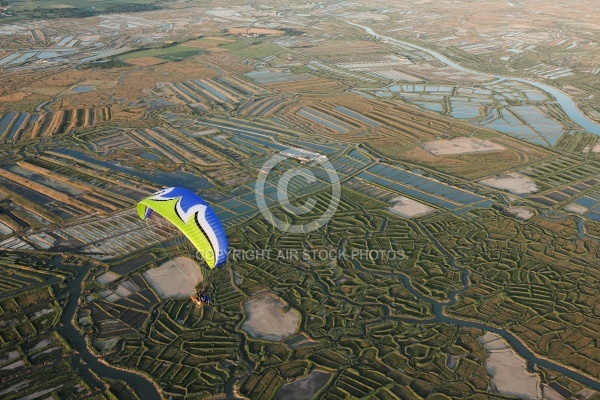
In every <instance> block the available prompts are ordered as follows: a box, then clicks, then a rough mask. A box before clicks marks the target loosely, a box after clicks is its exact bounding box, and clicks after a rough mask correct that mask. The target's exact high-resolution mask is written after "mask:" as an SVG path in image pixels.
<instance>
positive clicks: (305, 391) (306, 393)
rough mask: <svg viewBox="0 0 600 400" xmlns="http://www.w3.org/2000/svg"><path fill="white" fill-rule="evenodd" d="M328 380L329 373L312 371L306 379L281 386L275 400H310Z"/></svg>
mask: <svg viewBox="0 0 600 400" xmlns="http://www.w3.org/2000/svg"><path fill="white" fill-rule="evenodd" d="M330 378H331V373H329V372H326V371H319V370H318V369H314V370H312V371H311V372H310V374H309V375H308V376H307V377H304V378H300V379H297V380H295V381H294V382H290V383H286V384H285V385H283V386H282V387H281V388H280V389H279V390H278V391H277V393H276V394H275V400H310V399H312V398H313V397H315V395H316V394H317V393H319V390H321V389H322V388H323V387H324V386H325V385H327V382H329V379H330Z"/></svg>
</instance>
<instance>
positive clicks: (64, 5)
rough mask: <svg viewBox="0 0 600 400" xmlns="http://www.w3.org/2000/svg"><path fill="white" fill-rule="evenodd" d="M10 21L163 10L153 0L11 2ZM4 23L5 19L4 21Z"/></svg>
mask: <svg viewBox="0 0 600 400" xmlns="http://www.w3.org/2000/svg"><path fill="white" fill-rule="evenodd" d="M10 5H11V8H10V11H11V12H12V14H13V16H12V17H10V19H12V20H26V19H48V18H85V17H93V16H95V15H100V14H113V13H132V12H141V11H154V10H159V9H161V8H163V6H161V5H160V3H158V2H155V1H154V0H107V1H93V0H45V1H35V2H30V1H11V2H10ZM4 20H5V21H6V19H4Z"/></svg>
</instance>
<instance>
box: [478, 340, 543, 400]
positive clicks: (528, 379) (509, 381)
mask: <svg viewBox="0 0 600 400" xmlns="http://www.w3.org/2000/svg"><path fill="white" fill-rule="evenodd" d="M477 340H478V341H479V342H480V343H481V344H482V345H483V347H485V349H486V350H487V352H488V354H489V357H488V358H487V360H485V370H486V372H487V373H488V375H490V376H491V377H492V387H493V388H494V389H496V391H497V392H498V393H500V394H504V395H508V396H515V397H518V398H521V399H541V398H542V393H541V387H540V377H539V376H538V375H537V374H534V373H531V372H528V371H527V368H526V363H525V360H524V359H523V358H521V357H520V356H519V355H517V353H515V351H514V350H513V349H511V348H510V347H509V346H508V343H506V341H505V340H504V339H502V337H500V336H499V335H496V334H495V333H492V332H486V334H485V335H483V336H481V337H479V338H478V339H477Z"/></svg>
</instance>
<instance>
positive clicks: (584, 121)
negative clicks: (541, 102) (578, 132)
mask: <svg viewBox="0 0 600 400" xmlns="http://www.w3.org/2000/svg"><path fill="white" fill-rule="evenodd" d="M346 22H347V23H348V24H350V25H353V26H356V27H358V28H362V29H364V31H365V32H367V33H368V34H369V35H371V36H373V37H375V38H376V39H383V40H386V41H388V42H393V43H397V44H400V45H402V46H405V47H409V48H413V49H417V50H421V51H424V52H426V53H427V54H429V55H431V56H433V57H435V58H437V59H438V60H439V61H441V62H443V63H445V64H447V65H449V66H450V67H452V68H455V69H457V70H460V71H463V72H467V73H470V74H477V75H481V76H488V77H490V78H494V79H496V80H497V81H515V82H521V83H526V84H528V85H531V86H535V87H537V88H538V89H541V90H543V91H544V92H546V93H548V94H550V95H552V96H553V97H554V98H555V99H556V102H557V103H558V104H560V106H561V107H562V109H563V111H564V112H565V114H567V116H568V117H569V118H571V119H572V120H573V121H575V122H577V123H578V124H579V126H581V127H582V128H584V129H585V130H587V131H588V132H591V133H594V134H596V135H598V136H600V124H598V123H596V122H595V121H593V120H591V119H590V118H588V117H587V116H586V115H585V114H583V113H582V112H581V110H580V109H579V107H577V104H575V102H574V101H573V99H572V98H571V97H570V96H569V95H568V94H566V93H565V92H563V91H561V90H558V89H556V88H554V87H552V86H549V85H546V84H544V83H540V82H536V81H531V80H528V79H522V78H512V77H508V76H501V75H494V74H488V73H485V72H479V71H475V70H472V69H468V68H465V67H463V66H462V65H460V64H458V63H456V62H454V61H452V60H450V59H449V58H448V57H446V56H443V55H442V54H440V53H438V52H436V51H434V50H430V49H427V48H425V47H421V46H418V45H416V44H412V43H408V42H404V41H402V40H398V39H394V38H391V37H388V36H382V35H380V34H378V33H376V32H375V31H374V30H373V29H371V28H369V27H368V26H364V25H359V24H355V23H353V22H348V21H346Z"/></svg>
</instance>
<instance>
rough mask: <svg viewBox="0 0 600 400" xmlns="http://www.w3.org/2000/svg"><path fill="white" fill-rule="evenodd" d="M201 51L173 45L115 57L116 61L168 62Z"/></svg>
mask: <svg viewBox="0 0 600 400" xmlns="http://www.w3.org/2000/svg"><path fill="white" fill-rule="evenodd" d="M203 52H204V51H203V50H202V49H198V48H195V47H188V46H183V45H175V46H169V47H161V48H158V49H145V50H138V51H134V52H131V53H126V54H122V55H120V56H118V57H116V60H118V61H127V60H131V59H133V58H142V57H158V58H162V59H165V60H169V61H181V60H183V59H184V58H187V57H191V56H195V55H198V54H201V53H203Z"/></svg>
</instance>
